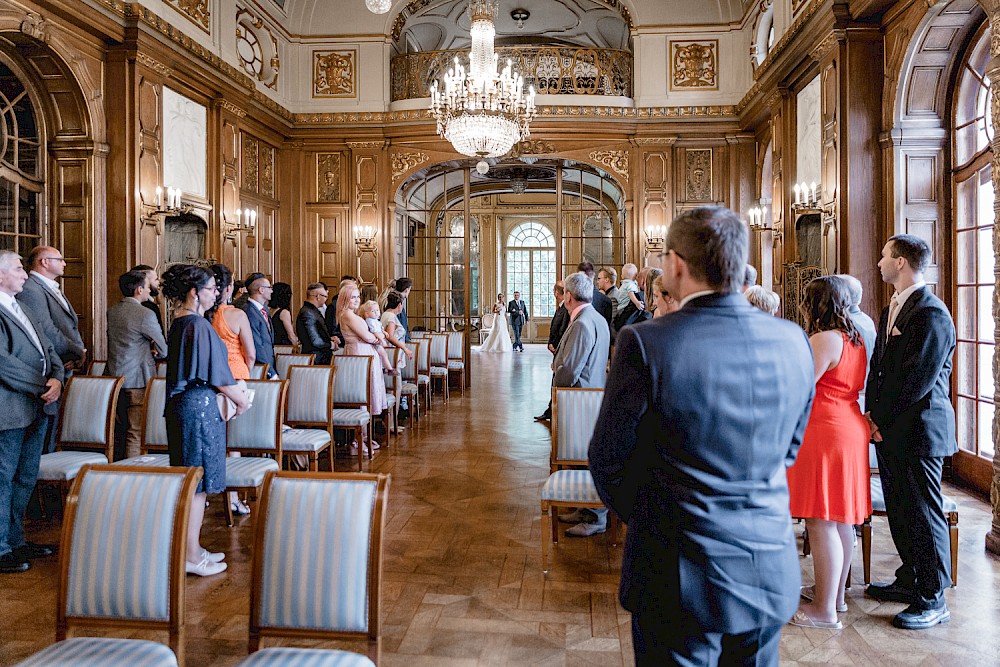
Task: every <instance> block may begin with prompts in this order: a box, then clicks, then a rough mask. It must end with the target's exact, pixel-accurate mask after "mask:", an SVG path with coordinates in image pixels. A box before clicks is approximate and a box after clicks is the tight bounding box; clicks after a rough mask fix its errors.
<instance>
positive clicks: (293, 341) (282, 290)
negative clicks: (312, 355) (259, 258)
mask: <svg viewBox="0 0 1000 667" xmlns="http://www.w3.org/2000/svg"><path fill="white" fill-rule="evenodd" d="M268 305H270V307H271V321H272V322H277V323H278V324H279V325H280V326H279V325H276V326H275V327H274V344H275V345H298V344H299V337H298V336H296V335H295V322H293V321H292V311H291V307H292V286H291V285H289V284H288V283H274V288H273V289H272V290H271V301H270V303H269V304H268Z"/></svg>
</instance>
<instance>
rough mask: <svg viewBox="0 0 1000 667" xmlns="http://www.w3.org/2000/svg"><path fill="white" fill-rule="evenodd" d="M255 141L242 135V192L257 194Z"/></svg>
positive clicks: (248, 136) (256, 147)
mask: <svg viewBox="0 0 1000 667" xmlns="http://www.w3.org/2000/svg"><path fill="white" fill-rule="evenodd" d="M257 149H258V142H257V139H255V138H254V137H251V136H250V135H249V134H247V133H245V132H244V133H243V182H242V187H243V189H244V190H249V191H250V192H258V188H257V174H258V168H257V166H258V165H257Z"/></svg>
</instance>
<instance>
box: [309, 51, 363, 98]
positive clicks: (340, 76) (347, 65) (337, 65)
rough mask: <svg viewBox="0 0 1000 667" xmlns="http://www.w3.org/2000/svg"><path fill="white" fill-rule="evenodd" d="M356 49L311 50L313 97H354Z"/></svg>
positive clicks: (355, 87)
mask: <svg viewBox="0 0 1000 667" xmlns="http://www.w3.org/2000/svg"><path fill="white" fill-rule="evenodd" d="M357 57H358V54H357V51H354V50H349V51H313V92H312V95H313V97H354V96H355V94H356V90H357V85H356V75H357V71H356V68H355V63H356V62H357Z"/></svg>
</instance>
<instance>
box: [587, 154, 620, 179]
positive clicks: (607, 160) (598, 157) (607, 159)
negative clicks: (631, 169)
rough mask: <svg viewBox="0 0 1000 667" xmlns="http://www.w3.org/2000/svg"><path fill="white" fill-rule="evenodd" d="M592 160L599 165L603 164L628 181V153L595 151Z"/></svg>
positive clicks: (591, 156) (591, 155)
mask: <svg viewBox="0 0 1000 667" xmlns="http://www.w3.org/2000/svg"><path fill="white" fill-rule="evenodd" d="M590 159H591V160H593V161H594V162H597V163H598V164H602V165H604V166H605V167H607V168H608V169H610V170H612V171H614V172H616V173H618V174H620V175H621V176H623V177H624V178H625V180H628V152H627V151H593V152H591V154H590Z"/></svg>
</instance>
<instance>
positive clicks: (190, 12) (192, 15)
mask: <svg viewBox="0 0 1000 667" xmlns="http://www.w3.org/2000/svg"><path fill="white" fill-rule="evenodd" d="M167 1H168V2H169V4H170V5H171V6H172V7H173V8H174V9H176V10H177V11H178V12H180V13H181V14H183V15H184V17H185V18H187V19H189V20H190V21H191V22H192V23H194V24H195V25H196V26H198V27H199V28H201V29H202V30H204V31H205V32H210V31H211V26H210V25H209V20H210V19H211V16H212V13H211V10H210V9H209V7H208V0H167Z"/></svg>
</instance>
